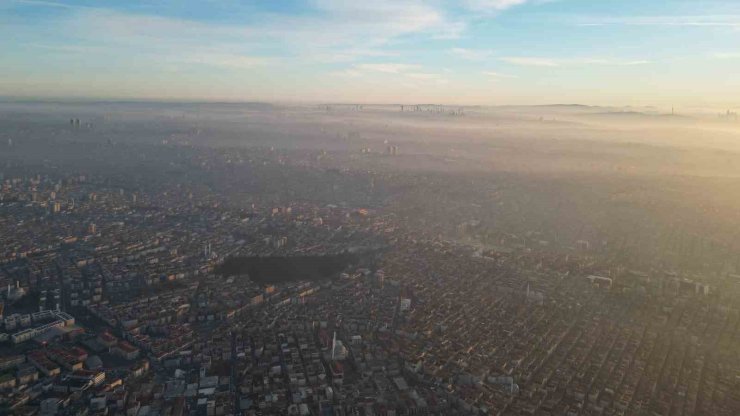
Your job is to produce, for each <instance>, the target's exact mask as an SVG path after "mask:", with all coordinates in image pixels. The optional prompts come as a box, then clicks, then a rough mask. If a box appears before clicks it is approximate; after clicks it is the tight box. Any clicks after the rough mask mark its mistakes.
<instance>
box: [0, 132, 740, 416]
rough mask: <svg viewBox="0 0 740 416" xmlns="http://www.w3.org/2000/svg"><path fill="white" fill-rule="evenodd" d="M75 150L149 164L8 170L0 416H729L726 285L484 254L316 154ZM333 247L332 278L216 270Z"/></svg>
mask: <svg viewBox="0 0 740 416" xmlns="http://www.w3.org/2000/svg"><path fill="white" fill-rule="evenodd" d="M16 146H17V145H16ZM70 146H71V145H70ZM106 146H108V147H106ZM142 146H144V145H142ZM110 148H112V149H113V150H110ZM75 149H76V150H74V151H75V152H76V151H80V152H82V151H83V150H82V149H81V148H75ZM101 149H102V150H101ZM106 149H108V150H106ZM162 149H163V150H162ZM20 151H21V150H18V149H17V148H16V149H14V150H12V151H9V153H6V154H12V152H20ZM84 152H86V154H90V155H92V156H91V160H93V159H95V158H97V156H95V155H96V154H98V153H99V154H105V153H106V152H108V153H114V154H115V155H116V156H117V157H119V158H120V159H121V160H129V161H132V162H131V163H140V164H141V165H140V168H139V169H133V168H130V167H127V166H126V167H121V169H118V170H117V167H116V166H115V164H108V165H106V166H103V167H101V168H99V169H97V170H96V169H95V168H92V167H88V168H83V167H81V168H79V169H71V168H68V167H63V166H62V167H60V166H61V165H59V164H57V162H54V161H50V160H48V159H44V160H39V161H37V162H34V163H27V164H18V163H15V164H14V163H11V162H7V163H6V164H5V165H4V167H3V169H2V172H3V173H2V175H3V176H2V177H1V179H0V287H1V288H2V291H1V293H2V295H1V296H2V302H3V303H2V304H0V313H1V315H2V321H1V326H2V330H1V331H0V342H1V344H0V391H1V394H0V406H1V407H0V413H3V414H17V415H85V414H87V415H126V416H147V415H173V416H176V415H207V416H212V415H379V416H390V415H399V416H400V415H475V414H487V415H573V416H575V415H604V416H606V415H629V414H649V415H728V416H729V415H737V414H740V354H738V351H740V313H738V308H737V303H733V299H737V295H738V292H740V276H736V275H734V274H724V275H721V276H719V277H717V278H716V279H713V280H711V279H708V278H706V277H702V276H700V275H695V274H689V273H682V272H680V271H676V270H674V269H670V268H661V267H657V266H656V267H650V268H645V269H642V270H639V269H635V268H632V267H631V266H629V265H625V264H621V263H619V262H617V261H615V259H614V258H613V257H608V256H603V255H602V254H601V253H600V250H601V249H600V248H599V247H595V246H596V245H597V244H596V242H593V241H586V240H579V241H575V242H569V243H567V244H569V245H570V247H569V248H568V249H564V250H560V249H554V248H553V249H549V247H550V246H552V245H554V244H555V242H553V243H552V244H551V243H550V242H548V241H543V237H542V236H541V235H539V234H538V233H537V232H536V230H535V231H532V232H528V233H521V234H518V235H514V234H507V235H503V234H501V235H500V236H497V237H495V240H496V241H495V244H490V240H491V238H490V234H489V235H488V237H487V240H486V241H488V243H486V244H483V243H480V239H476V238H474V237H476V234H477V233H478V231H477V230H478V228H479V226H480V224H479V221H476V219H475V218H469V217H466V216H465V215H464V211H462V209H460V210H458V209H457V208H454V209H452V210H449V209H447V210H446V209H443V208H442V207H443V206H447V207H450V206H454V202H450V201H441V202H440V204H439V206H438V207H435V209H436V210H435V209H430V210H427V211H425V214H424V215H425V217H423V218H419V216H418V215H421V214H418V211H414V210H413V209H406V210H404V208H403V207H394V205H393V203H392V202H391V203H387V202H383V203H379V202H378V200H381V199H382V198H384V197H385V194H383V192H386V191H387V189H390V188H386V189H385V190H384V188H383V187H384V186H392V184H393V182H394V180H395V179H394V176H392V174H390V173H388V174H383V173H377V172H375V173H373V172H367V173H363V174H361V173H357V171H350V170H343V169H342V168H339V167H326V165H321V164H322V163H326V160H327V159H331V158H332V157H333V156H332V154H331V153H327V152H308V151H306V152H299V151H296V152H293V153H291V152H281V151H276V150H274V149H269V148H259V149H251V150H244V149H242V150H235V149H206V148H197V147H193V146H186V145H179V144H167V145H158V146H152V147H151V148H150V147H146V146H144V147H138V145H116V144H105V145H103V144H101V145H99V147H95V146H93V147H92V148H87V149H85V150H84ZM157 152H160V153H159V154H158V153H157ZM394 152H396V153H397V152H398V150H394ZM72 153H74V152H72ZM366 153H367V152H366V150H364V149H363V151H362V153H359V154H358V155H359V156H358V155H355V156H352V157H353V158H354V157H375V156H367V155H366ZM60 157H61V156H60ZM101 157H102V156H101ZM377 157H398V156H397V155H396V154H393V155H386V156H377ZM101 160H107V159H101ZM117 160H118V159H117ZM153 161H156V163H155V162H153ZM60 163H61V162H60ZM91 163H92V162H91ZM152 166H154V167H152ZM321 166H324V167H321ZM124 168H125V169H130V171H129V172H130V173H128V174H122V173H120V171H123V170H124ZM157 169H159V170H157ZM183 172H184V173H183ZM383 175H387V176H383ZM193 178H197V180H196V179H193ZM286 178H287V179H286ZM389 183H390V184H391V185H388V184H389ZM327 184H328V185H327ZM265 187H266V188H267V190H265V189H261V188H265ZM368 195H369V196H368ZM415 212H416V214H415ZM417 214H418V215H417ZM435 215H437V217H435ZM412 217H414V218H412ZM450 229H452V232H449V231H450ZM533 229H534V228H533ZM478 234H479V233H478ZM347 252H352V253H354V254H356V255H357V257H358V259H359V260H358V261H356V262H353V263H352V264H347V265H344V266H343V268H342V270H340V271H339V272H338V273H336V274H334V275H331V276H328V275H327V276H324V278H315V277H311V278H310V279H309V278H306V279H301V278H300V276H299V278H285V277H286V276H268V278H269V279H267V280H265V279H256V278H255V276H250V275H249V274H248V273H236V274H230V275H226V274H223V273H218V267H219V265H220V264H222V262H223V261H224V260H225V259H228V258H232V257H235V256H260V257H270V256H314V257H322V256H331V255H336V254H339V253H347ZM300 272H301V271H300V270H298V274H299V275H300Z"/></svg>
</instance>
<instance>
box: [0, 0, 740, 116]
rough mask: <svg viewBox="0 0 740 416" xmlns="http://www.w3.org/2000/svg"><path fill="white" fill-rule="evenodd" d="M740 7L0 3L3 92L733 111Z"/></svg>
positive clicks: (591, 0) (329, 0)
mask: <svg viewBox="0 0 740 416" xmlns="http://www.w3.org/2000/svg"><path fill="white" fill-rule="evenodd" d="M739 93H740V1H737V0H430V1H423V0H345V1H342V0H254V1H237V0H180V1H175V0H157V1H140V0H126V1H112V0H107V1H106V0H68V1H64V0H0V96H6V97H31V98H104V99H166V100H207V101H210V100H213V101H286V102H357V103H449V104H490V105H501V104H551V103H582V104H595V105H655V106H663V107H666V106H673V105H678V106H697V107H700V106H717V107H724V106H727V107H730V108H736V107H738V106H740V94H739Z"/></svg>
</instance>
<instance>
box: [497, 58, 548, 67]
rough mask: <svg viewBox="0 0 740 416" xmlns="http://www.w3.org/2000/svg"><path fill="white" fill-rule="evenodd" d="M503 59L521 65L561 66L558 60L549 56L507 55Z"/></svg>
mask: <svg viewBox="0 0 740 416" xmlns="http://www.w3.org/2000/svg"><path fill="white" fill-rule="evenodd" d="M501 60H502V61H504V62H506V63H508V64H513V65H521V66H540V67H556V66H560V64H559V63H558V62H556V61H555V60H552V59H548V58H535V57H524V56H505V57H503V58H501Z"/></svg>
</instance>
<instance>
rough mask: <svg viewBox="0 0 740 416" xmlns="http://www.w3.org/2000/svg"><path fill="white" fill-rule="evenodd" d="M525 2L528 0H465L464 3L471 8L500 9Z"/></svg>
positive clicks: (482, 9)
mask: <svg viewBox="0 0 740 416" xmlns="http://www.w3.org/2000/svg"><path fill="white" fill-rule="evenodd" d="M527 2H528V0H467V1H465V5H466V6H467V7H468V8H470V9H473V10H480V11H502V10H506V9H509V8H512V7H514V6H521V5H523V4H525V3H527Z"/></svg>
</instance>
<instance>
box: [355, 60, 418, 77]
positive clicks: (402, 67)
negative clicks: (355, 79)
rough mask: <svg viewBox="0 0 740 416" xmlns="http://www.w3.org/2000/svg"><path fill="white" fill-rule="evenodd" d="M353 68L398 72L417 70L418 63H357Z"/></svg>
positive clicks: (389, 72)
mask: <svg viewBox="0 0 740 416" xmlns="http://www.w3.org/2000/svg"><path fill="white" fill-rule="evenodd" d="M355 68H356V69H359V70H363V71H373V72H385V73H387V74H400V73H402V72H407V71H413V70H417V69H419V65H410V64H397V63H386V64H358V65H355Z"/></svg>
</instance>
